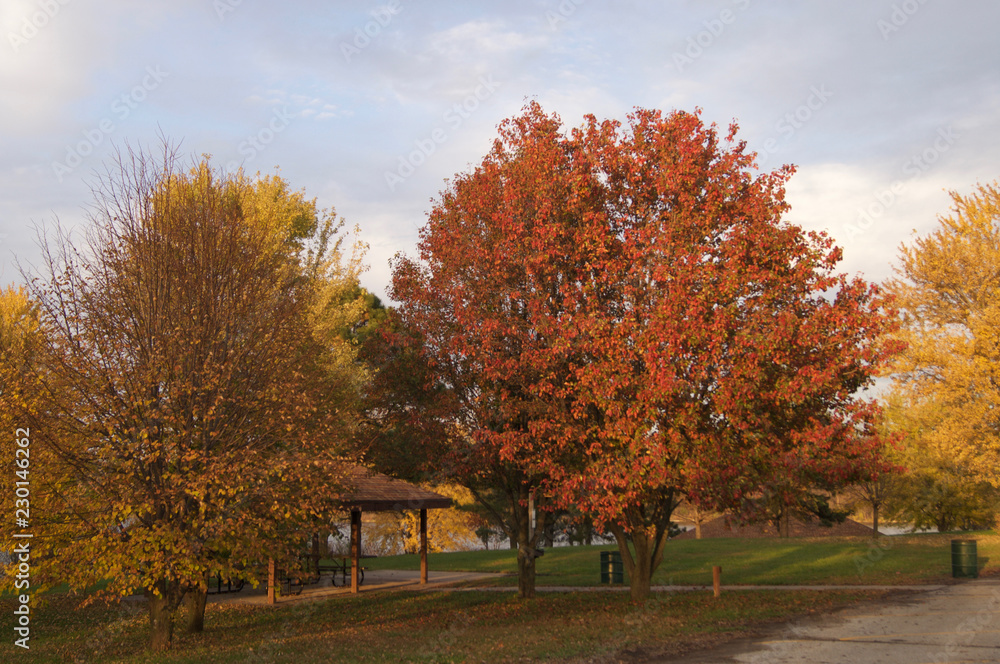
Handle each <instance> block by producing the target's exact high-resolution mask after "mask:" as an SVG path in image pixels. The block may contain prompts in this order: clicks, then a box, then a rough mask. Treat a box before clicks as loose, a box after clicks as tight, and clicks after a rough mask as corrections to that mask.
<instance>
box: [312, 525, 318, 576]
mask: <svg viewBox="0 0 1000 664" xmlns="http://www.w3.org/2000/svg"><path fill="white" fill-rule="evenodd" d="M311 558H312V564H313V571H314V572H316V576H319V533H313V536H312V556H311Z"/></svg>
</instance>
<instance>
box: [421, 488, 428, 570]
mask: <svg viewBox="0 0 1000 664" xmlns="http://www.w3.org/2000/svg"><path fill="white" fill-rule="evenodd" d="M420 583H427V508H426V507H423V508H421V509H420Z"/></svg>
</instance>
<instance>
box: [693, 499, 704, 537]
mask: <svg viewBox="0 0 1000 664" xmlns="http://www.w3.org/2000/svg"><path fill="white" fill-rule="evenodd" d="M701 522H702V518H701V510H700V509H699V508H697V507H695V508H694V538H695V539H701Z"/></svg>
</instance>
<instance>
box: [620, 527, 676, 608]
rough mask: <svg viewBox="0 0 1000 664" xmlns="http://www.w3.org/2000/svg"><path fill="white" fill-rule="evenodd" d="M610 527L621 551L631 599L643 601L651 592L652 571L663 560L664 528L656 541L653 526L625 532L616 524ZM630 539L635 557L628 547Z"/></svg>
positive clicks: (665, 536) (665, 534) (665, 533)
mask: <svg viewBox="0 0 1000 664" xmlns="http://www.w3.org/2000/svg"><path fill="white" fill-rule="evenodd" d="M610 528H611V532H612V534H613V535H614V536H615V540H616V541H617V542H618V552H619V553H621V556H622V563H624V565H625V571H626V572H628V576H629V588H630V590H631V594H632V601H633V602H645V601H646V600H647V599H649V595H650V592H651V589H650V586H651V585H652V581H653V572H655V571H656V568H657V567H659V566H660V563H661V562H662V561H663V545H664V543H665V542H666V539H667V531H666V529H664V531H663V533H662V535H660V537H659V540H660V541H659V542H657V536H656V528H655V527H652V528H649V529H646V528H640V529H636V530H635V531H632V532H631V533H626V531H625V529H624V528H622V527H621V526H618V525H612V526H610ZM630 540H631V542H632V546H633V547H635V557H633V556H632V552H631V551H630V550H629V547H628V543H629V541H630Z"/></svg>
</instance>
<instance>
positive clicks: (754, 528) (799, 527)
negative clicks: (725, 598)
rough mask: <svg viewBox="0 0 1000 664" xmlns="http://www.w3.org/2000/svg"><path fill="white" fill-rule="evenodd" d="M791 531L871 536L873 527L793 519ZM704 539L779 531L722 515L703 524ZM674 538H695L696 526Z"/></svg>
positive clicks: (772, 534) (811, 534) (804, 534)
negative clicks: (735, 522)
mask: <svg viewBox="0 0 1000 664" xmlns="http://www.w3.org/2000/svg"><path fill="white" fill-rule="evenodd" d="M789 531H790V533H789V534H790V535H791V536H792V537H871V534H872V529H871V528H869V527H868V526H866V525H864V524H862V523H858V522H857V521H853V520H851V519H847V520H845V521H844V522H843V523H835V524H833V525H832V526H824V525H823V524H821V523H820V522H819V521H818V520H816V521H812V522H806V521H801V520H799V519H794V518H793V519H791V522H790V523H789ZM701 537H702V539H708V538H712V537H742V538H750V537H778V531H777V530H776V529H775V527H774V526H772V525H771V524H769V523H755V524H752V525H747V526H738V525H736V524H734V523H727V519H726V517H725V516H720V517H717V518H715V519H712V520H711V521H707V522H705V523H703V524H702V525H701ZM674 539H694V528H691V529H690V530H688V531H686V532H684V533H681V534H680V535H678V536H677V537H675V538H674Z"/></svg>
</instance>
